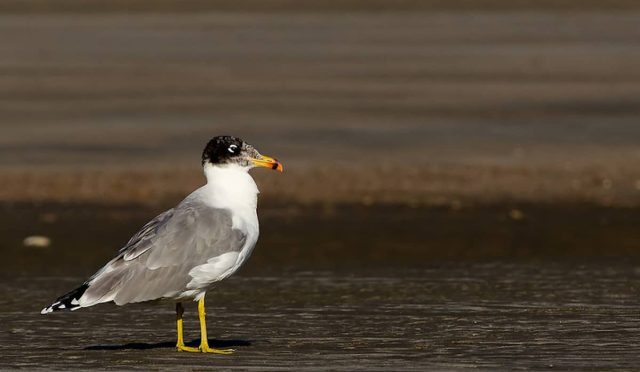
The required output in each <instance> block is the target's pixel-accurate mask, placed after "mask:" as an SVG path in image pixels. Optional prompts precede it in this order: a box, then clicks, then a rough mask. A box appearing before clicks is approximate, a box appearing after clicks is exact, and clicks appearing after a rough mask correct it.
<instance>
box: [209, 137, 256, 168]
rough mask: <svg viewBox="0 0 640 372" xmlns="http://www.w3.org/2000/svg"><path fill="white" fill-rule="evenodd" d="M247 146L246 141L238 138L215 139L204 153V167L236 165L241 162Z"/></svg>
mask: <svg viewBox="0 0 640 372" xmlns="http://www.w3.org/2000/svg"><path fill="white" fill-rule="evenodd" d="M245 146H246V144H245V143H244V141H243V140H241V139H240V138H237V137H232V136H217V137H213V138H212V139H211V140H210V141H209V143H207V146H206V147H205V148H204V151H202V165H205V164H206V163H211V164H214V165H215V164H228V163H234V162H236V161H238V160H240V158H241V154H242V153H243V152H245V150H244V149H243V148H244V147H245Z"/></svg>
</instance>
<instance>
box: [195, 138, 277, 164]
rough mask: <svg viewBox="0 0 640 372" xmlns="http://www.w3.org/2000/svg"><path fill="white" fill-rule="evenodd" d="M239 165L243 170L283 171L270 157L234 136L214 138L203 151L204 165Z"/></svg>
mask: <svg viewBox="0 0 640 372" xmlns="http://www.w3.org/2000/svg"><path fill="white" fill-rule="evenodd" d="M207 164H211V165H214V166H224V165H238V166H240V167H242V168H246V169H249V168H253V167H256V166H260V167H267V168H271V169H276V170H279V171H282V164H280V163H279V162H278V161H277V160H275V159H273V158H270V157H268V156H264V155H261V154H260V153H259V152H258V151H257V150H256V149H254V148H253V146H251V145H249V144H248V143H246V142H244V141H243V140H241V139H240V138H237V137H233V136H217V137H213V138H212V139H211V140H210V141H209V143H207V146H206V147H205V148H204V151H202V165H203V166H205V165H207Z"/></svg>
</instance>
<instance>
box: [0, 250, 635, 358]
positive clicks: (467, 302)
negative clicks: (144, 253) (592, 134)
mask: <svg viewBox="0 0 640 372" xmlns="http://www.w3.org/2000/svg"><path fill="white" fill-rule="evenodd" d="M80 280H82V278H79V277H78V278H68V277H67V278H65V277H28V276H20V277H12V278H4V280H3V281H2V285H1V286H0V298H2V302H3V306H2V308H3V309H5V311H3V312H2V313H1V314H0V324H2V326H1V327H2V332H0V335H1V336H0V337H1V338H2V340H1V341H0V343H1V344H2V345H4V347H3V351H2V353H1V356H0V367H2V368H14V367H20V368H26V369H36V368H42V369H45V368H47V369H48V368H54V369H66V368H71V367H75V368H87V369H88V368H91V369H94V368H98V369H123V368H124V369H140V370H148V369H150V368H151V369H153V368H163V369H164V368H176V367H178V368H185V367H187V368H202V367H214V366H224V367H225V368H228V369H234V368H237V369H249V370H265V369H266V370H273V369H295V370H304V369H318V368H321V369H325V370H326V369H342V370H425V369H434V368H435V369H447V370H450V369H454V370H455V369H464V368H476V369H478V368H479V369H487V370H495V369H550V368H559V369H578V370H585V369H614V368H635V367H636V366H637V365H638V364H639V363H640V347H639V346H638V345H640V318H639V317H638V308H639V306H640V296H639V294H640V293H639V292H640V285H639V283H640V267H638V266H636V265H632V264H626V263H622V262H609V263H600V264H581V265H578V264H558V263H539V264H521V263H506V262H494V263H483V264H479V263H477V264H463V263H457V264H446V265H438V266H433V265H432V266H427V267H425V268H424V269H419V270H403V269H400V268H399V269H388V270H385V271H382V272H381V271H377V272H376V273H375V274H373V273H372V272H367V271H366V270H360V271H353V272H349V271H345V272H329V271H307V272H303V271H285V272H281V273H278V274H275V275H265V276H239V277H235V278H233V279H231V280H229V281H228V282H227V283H225V284H224V285H221V286H220V287H219V288H218V289H216V290H215V291H213V292H211V293H210V294H209V296H208V303H207V311H208V317H209V322H208V324H209V337H210V338H211V339H212V343H213V344H214V345H216V346H219V347H234V348H235V349H236V350H237V351H236V353H235V354H234V355H232V356H219V355H200V354H195V355H193V354H187V353H178V352H176V351H174V349H173V344H174V337H175V335H174V330H173V327H174V313H173V306H172V305H171V304H169V303H157V304H141V305H128V306H126V307H116V306H113V305H100V306H96V307H93V308H89V309H83V310H80V311H77V312H74V313H55V314H52V315H47V316H43V315H40V314H39V310H40V309H41V308H42V307H43V306H44V305H46V304H47V301H49V300H50V299H53V298H54V297H55V296H56V295H58V294H60V293H62V292H63V291H65V290H67V289H69V288H71V287H73V286H74V285H75V284H77V283H78V282H79V281H80ZM194 311H195V308H194V306H193V305H191V304H190V305H189V307H187V312H186V324H187V337H186V338H187V340H192V342H194V343H197V342H198V340H197V332H196V329H195V327H196V324H197V321H196V318H195V312H194Z"/></svg>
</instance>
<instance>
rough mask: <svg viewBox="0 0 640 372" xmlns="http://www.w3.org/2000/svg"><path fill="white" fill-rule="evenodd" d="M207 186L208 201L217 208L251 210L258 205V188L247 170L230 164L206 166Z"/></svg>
mask: <svg viewBox="0 0 640 372" xmlns="http://www.w3.org/2000/svg"><path fill="white" fill-rule="evenodd" d="M204 175H205V177H206V178H207V184H206V185H205V186H204V187H203V189H204V190H203V191H205V194H206V195H207V199H208V200H207V201H208V202H209V203H211V205H212V206H214V207H216V208H229V209H237V208H250V209H253V210H255V209H256V207H257V204H258V193H259V191H258V186H257V185H256V183H255V181H254V180H253V178H252V177H251V175H249V172H247V169H246V168H243V167H240V166H238V165H234V164H230V165H224V166H217V165H211V164H205V166H204Z"/></svg>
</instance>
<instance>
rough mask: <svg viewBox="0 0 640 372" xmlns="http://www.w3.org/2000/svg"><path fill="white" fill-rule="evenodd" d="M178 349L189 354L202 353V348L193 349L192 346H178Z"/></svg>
mask: <svg viewBox="0 0 640 372" xmlns="http://www.w3.org/2000/svg"><path fill="white" fill-rule="evenodd" d="M176 349H177V350H178V351H186V352H189V353H199V352H200V348H197V347H191V346H185V345H176Z"/></svg>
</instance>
